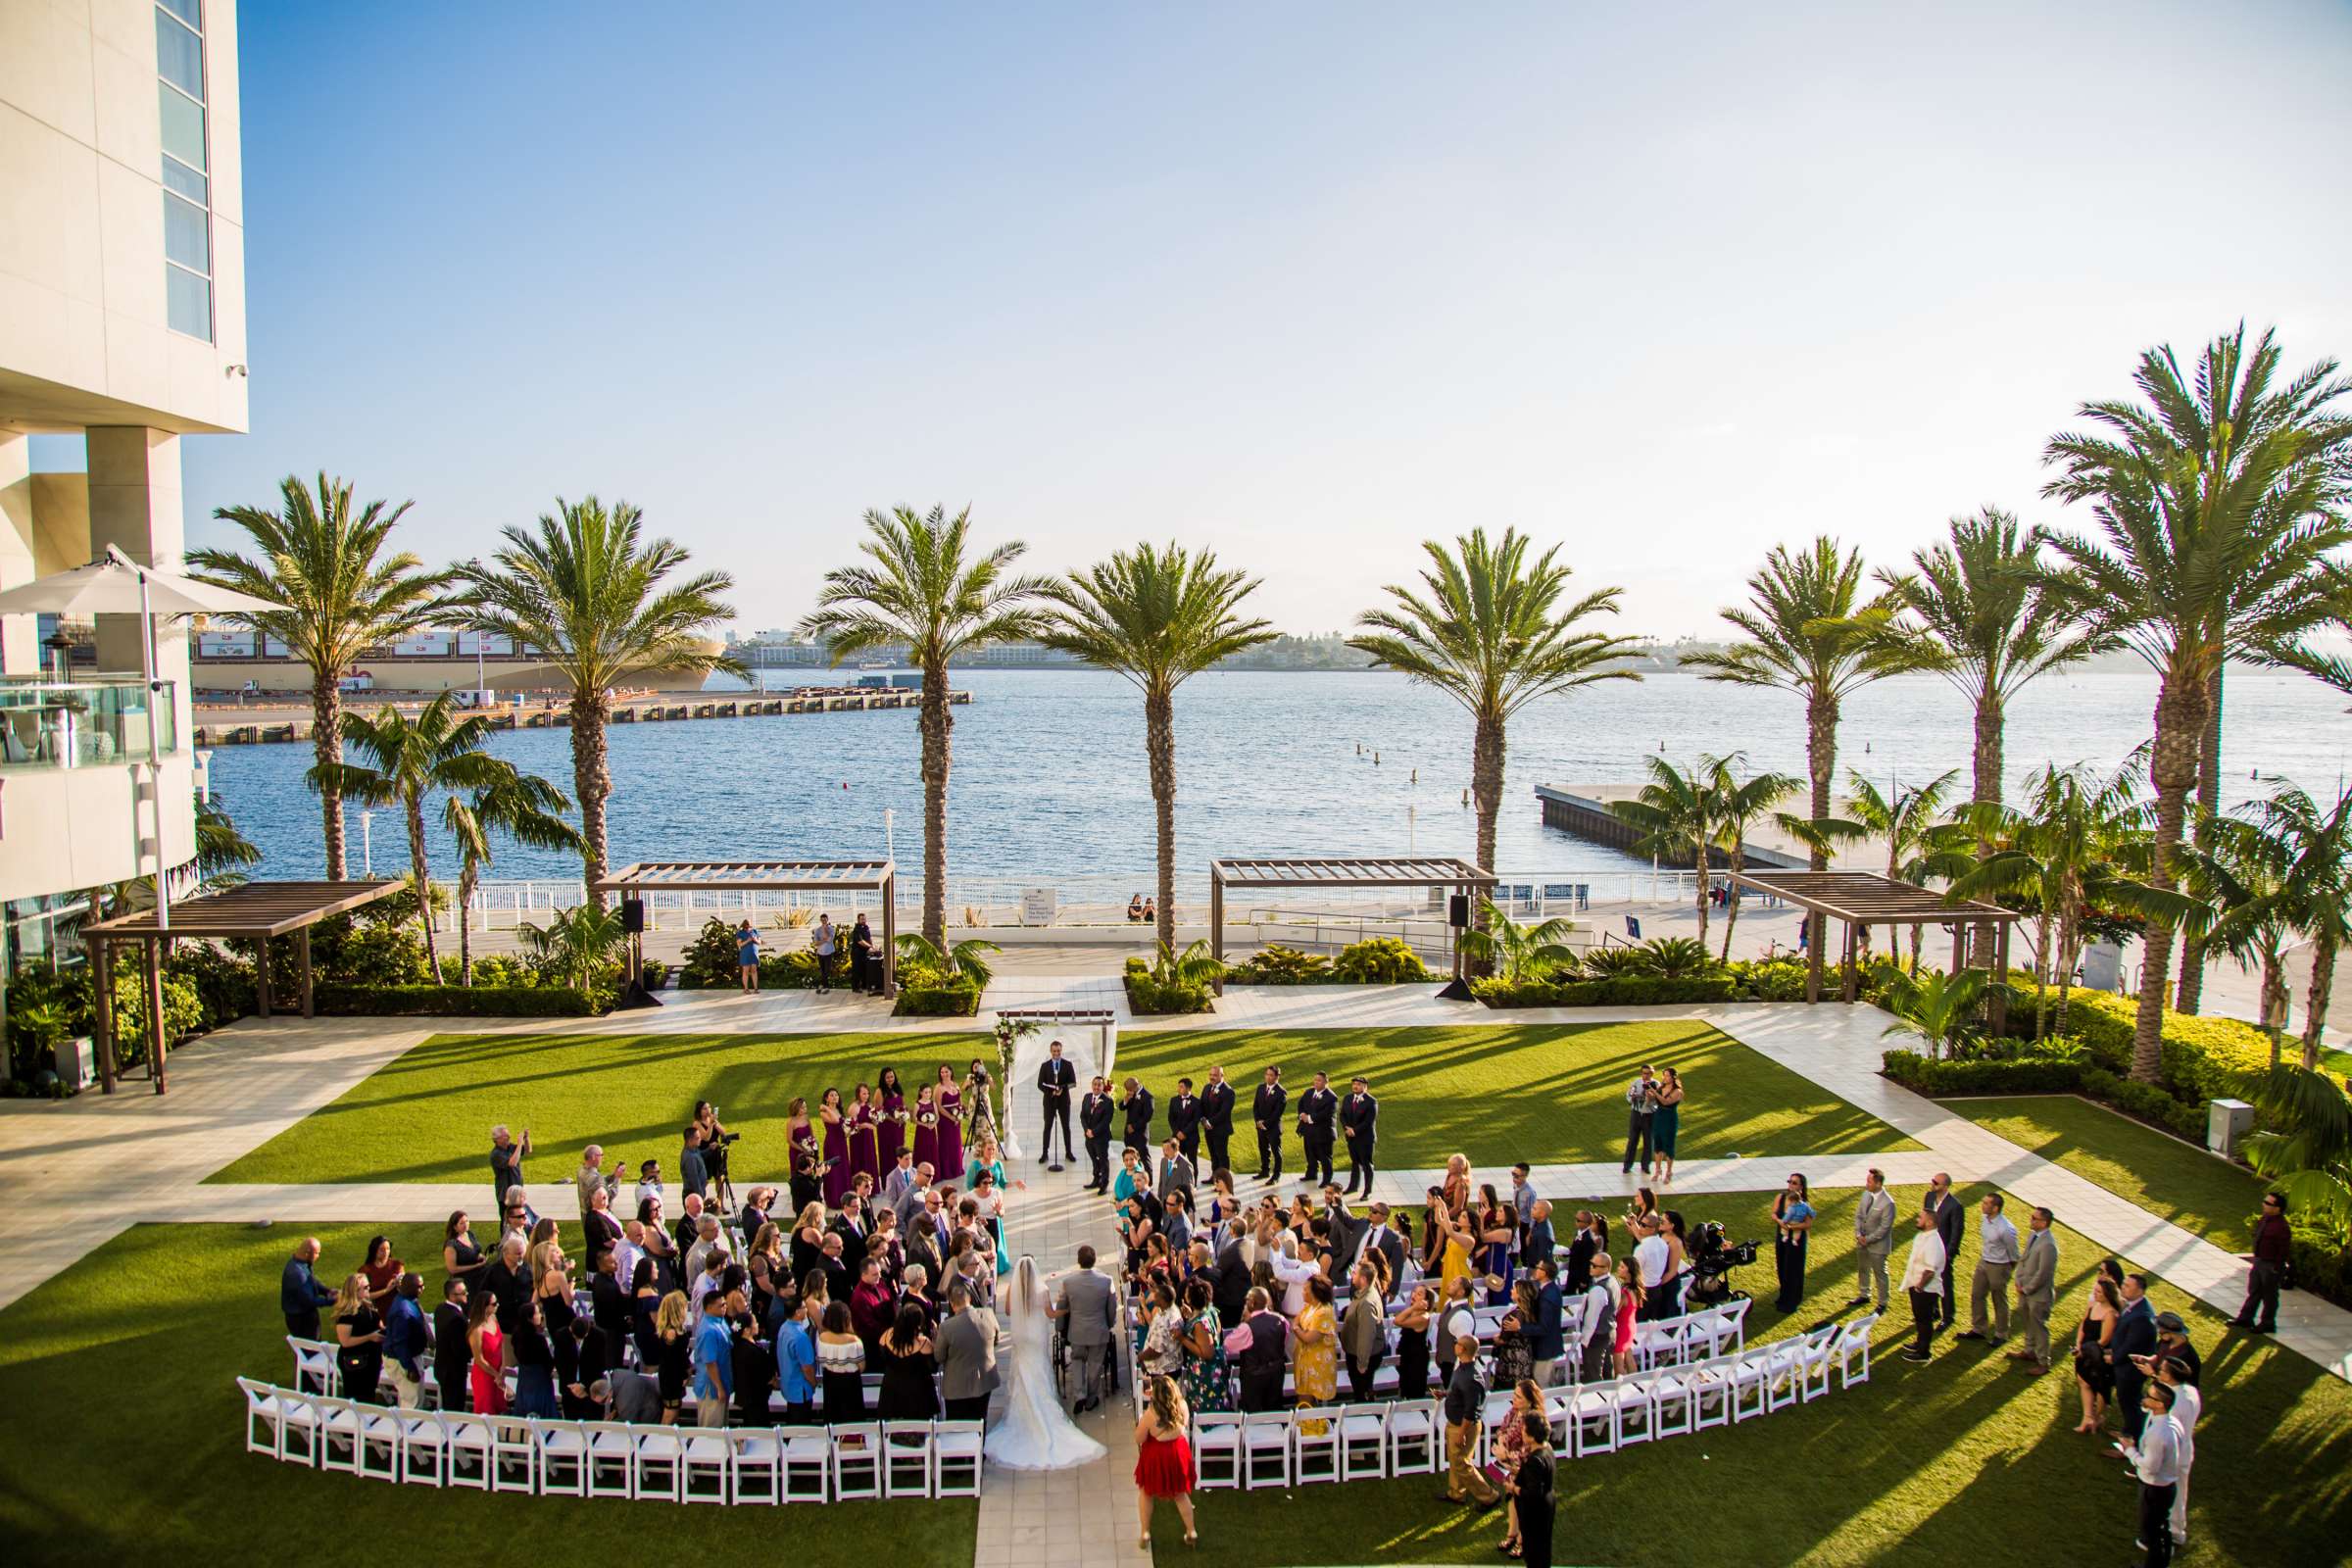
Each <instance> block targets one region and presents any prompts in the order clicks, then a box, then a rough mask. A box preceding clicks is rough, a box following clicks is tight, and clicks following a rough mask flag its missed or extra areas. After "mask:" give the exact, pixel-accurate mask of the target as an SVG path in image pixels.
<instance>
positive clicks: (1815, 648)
mask: <svg viewBox="0 0 2352 1568" xmlns="http://www.w3.org/2000/svg"><path fill="white" fill-rule="evenodd" d="M1747 587H1748V603H1747V604H1746V605H1745V606H1735V607H1733V608H1731V609H1728V610H1726V611H1724V612H1723V618H1724V619H1726V620H1728V621H1730V622H1731V623H1732V624H1733V625H1734V626H1737V627H1738V628H1739V629H1740V631H1741V632H1742V633H1743V634H1744V636H1743V637H1742V639H1741V640H1740V641H1739V642H1735V643H1734V644H1732V645H1731V647H1729V648H1727V649H1725V650H1724V651H1723V652H1721V653H1704V654H1694V655H1691V656H1690V657H1688V658H1686V659H1685V660H1684V662H1685V663H1686V664H1689V665H1691V666H1692V667H1694V668H1696V669H1698V670H1700V671H1702V672H1704V674H1705V676H1706V678H1707V679H1709V680H1717V681H1727V682H1729V683H1731V684H1733V685H1736V686H1758V687H1764V688H1767V689H1771V690H1776V691H1788V692H1794V693H1795V694H1796V695H1798V696H1799V697H1802V698H1803V699H1804V701H1805V771H1806V774H1807V776H1808V777H1809V778H1810V779H1811V780H1812V784H1813V800H1812V811H1811V819H1812V820H1815V821H1819V820H1821V819H1823V818H1825V817H1827V816H1828V815H1829V814H1830V781H1831V779H1832V778H1833V777H1834V776H1835V775H1836V772H1837V767H1838V717H1839V714H1840V712H1841V711H1842V709H1843V705H1844V703H1845V700H1846V698H1848V697H1850V696H1852V695H1853V694H1854V693H1855V692H1856V691H1859V690H1860V689H1861V688H1862V687H1864V686H1867V685H1869V684H1870V683H1871V682H1872V681H1874V680H1877V679H1879V678H1880V677H1881V676H1884V675H1891V674H1895V673H1898V672H1900V671H1902V670H1907V669H1919V668H1924V667H1927V666H1928V665H1929V664H1930V662H1932V661H1931V658H1930V655H1929V653H1928V651H1927V650H1926V649H1924V648H1923V647H1922V646H1921V645H1920V644H1919V643H1918V642H1917V641H1916V640H1913V639H1906V638H1900V637H1893V636H1890V635H1888V633H1889V629H1890V627H1891V624H1892V621H1893V617H1894V601H1893V600H1892V599H1891V598H1883V599H1878V600H1873V601H1870V602H1868V603H1865V602H1864V601H1863V599H1862V553H1861V552H1860V551H1858V550H1843V549H1840V548H1839V546H1838V541H1837V540H1835V539H1833V538H1831V537H1829V536H1828V535H1827V534H1824V535H1822V536H1821V537H1819V538H1817V539H1815V540H1814V541H1813V542H1812V543H1811V544H1810V545H1807V546H1805V547H1803V548H1802V549H1800V550H1797V551H1795V552H1793V553H1791V552H1790V551H1789V549H1788V548H1787V547H1786V546H1782V545H1775V546H1773V548H1772V550H1771V551H1770V553H1768V554H1767V555H1766V556H1765V558H1764V566H1763V569H1762V570H1760V571H1758V572H1757V573H1756V574H1755V575H1754V576H1753V577H1750V578H1749V579H1748V580H1747ZM1811 849H1812V857H1811V858H1812V865H1813V869H1814V870H1816V871H1822V870H1827V869H1828V868H1829V863H1830V859H1829V853H1828V850H1827V848H1826V847H1825V846H1822V845H1818V844H1816V845H1813V846H1811ZM1701 935H1702V936H1703V935H1704V930H1703V927H1702V930H1701Z"/></svg>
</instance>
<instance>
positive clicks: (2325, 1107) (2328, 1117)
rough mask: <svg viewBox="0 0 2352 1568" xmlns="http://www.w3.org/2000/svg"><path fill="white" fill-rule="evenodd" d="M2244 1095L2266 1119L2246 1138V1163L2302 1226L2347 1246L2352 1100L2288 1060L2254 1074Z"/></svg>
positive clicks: (2351, 1231) (2350, 1237) (2350, 1239)
mask: <svg viewBox="0 0 2352 1568" xmlns="http://www.w3.org/2000/svg"><path fill="white" fill-rule="evenodd" d="M2245 1094H2246V1098H2247V1099H2248V1100H2250V1101H2252V1102H2253V1103H2254V1108H2255V1110H2256V1112H2257V1113H2258V1114H2259V1115H2260V1116H2261V1118H2262V1121H2263V1122H2264V1124H2265V1130H2264V1131H2261V1132H2258V1133H2255V1134H2254V1135H2253V1136H2252V1137H2251V1138H2249V1139H2247V1140H2246V1158H2247V1160H2248V1162H2249V1163H2251V1164H2252V1165H2253V1167H2254V1169H2255V1171H2256V1172H2257V1173H2258V1174H2260V1175H2262V1176H2264V1177H2266V1178H2268V1179H2269V1180H2270V1181H2271V1182H2272V1183H2273V1185H2274V1186H2276V1187H2277V1188H2278V1191H2279V1192H2281V1193H2283V1194H2285V1195H2286V1202H2287V1207H2288V1209H2289V1210H2290V1211H2291V1212H2293V1214H2294V1215H2295V1216H2296V1217H2297V1218H2298V1219H2299V1220H2300V1221H2301V1222H2302V1223H2303V1224H2305V1225H2309V1226H2312V1227H2313V1228H2315V1229H2318V1230H2320V1231H2322V1232H2323V1233H2325V1234H2326V1235H2327V1238H2328V1239H2329V1240H2330V1241H2332V1242H2333V1243H2334V1244H2335V1245H2336V1246H2338V1247H2343V1246H2346V1245H2347V1244H2352V1101H2348V1100H2346V1099H2345V1096H2344V1091H2343V1090H2342V1089H2341V1088H2339V1087H2337V1085H2336V1084H2335V1082H2334V1081H2333V1080H2332V1079H2330V1078H2328V1077H2327V1074H2325V1073H2321V1072H2316V1071H2314V1070H2313V1069H2311V1068H2309V1067H2298V1066H2295V1065H2293V1064H2292V1063H2288V1064H2286V1065H2284V1066H2275V1067H2273V1068H2271V1069H2270V1070H2269V1071H2268V1072H2266V1073H2259V1074H2255V1075H2253V1076H2252V1078H2251V1079H2250V1080H2249V1083H2248V1085H2247V1089H2246V1091H2245Z"/></svg>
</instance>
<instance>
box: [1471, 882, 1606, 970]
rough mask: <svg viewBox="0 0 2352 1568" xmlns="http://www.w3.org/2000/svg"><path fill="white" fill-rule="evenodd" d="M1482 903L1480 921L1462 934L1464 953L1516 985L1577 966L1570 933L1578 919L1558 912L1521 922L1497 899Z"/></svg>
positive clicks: (1480, 903) (1481, 901)
mask: <svg viewBox="0 0 2352 1568" xmlns="http://www.w3.org/2000/svg"><path fill="white" fill-rule="evenodd" d="M1479 905H1480V908H1479V914H1480V916H1481V918H1480V919H1479V922H1478V923H1477V924H1476V925H1474V926H1472V927H1471V928H1470V929H1469V930H1467V931H1464V932H1463V933H1462V936H1461V942H1462V953H1463V955H1464V956H1466V957H1469V958H1472V959H1475V960H1476V961H1478V962H1479V963H1481V964H1484V965H1486V966H1487V967H1488V968H1489V969H1490V970H1492V971H1493V972H1495V973H1497V974H1499V975H1500V976H1501V977H1502V979H1503V980H1504V981H1505V982H1507V983H1509V984H1512V985H1516V984H1517V983H1518V982H1519V981H1521V980H1533V979H1537V978H1540V977H1542V976H1544V975H1548V974H1551V973H1553V972H1554V971H1556V970H1563V969H1564V970H1570V971H1573V970H1574V969H1575V968H1576V966H1577V962H1576V950H1575V949H1574V948H1571V947H1570V946H1568V941H1567V938H1568V933H1569V932H1571V931H1573V930H1575V929H1576V923H1575V922H1574V921H1572V920H1565V919H1561V918H1558V917H1556V916H1555V917H1554V918H1552V919H1549V920H1542V921H1538V922H1537V923H1536V924H1534V925H1521V924H1520V923H1519V922H1518V921H1516V920H1514V919H1512V918H1511V917H1510V916H1509V915H1508V914H1506V913H1505V912H1504V911H1503V909H1502V907H1500V906H1499V905H1497V904H1496V903H1495V901H1494V900H1493V899H1481V900H1480V901H1479Z"/></svg>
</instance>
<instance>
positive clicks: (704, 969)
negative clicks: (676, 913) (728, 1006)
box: [678, 915, 765, 990]
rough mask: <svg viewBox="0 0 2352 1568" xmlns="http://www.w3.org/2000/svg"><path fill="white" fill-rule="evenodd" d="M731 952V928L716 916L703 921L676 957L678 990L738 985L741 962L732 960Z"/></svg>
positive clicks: (733, 940) (732, 934)
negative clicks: (693, 936)
mask: <svg viewBox="0 0 2352 1568" xmlns="http://www.w3.org/2000/svg"><path fill="white" fill-rule="evenodd" d="M735 955H736V947H735V928H734V927H733V926H731V925H729V924H727V922H726V921H724V920H721V919H719V918H718V917H717V916H716V915H713V916H711V918H710V919H708V920H705V921H704V922H703V929H702V930H701V931H700V932H699V933H698V934H697V935H696V936H695V939H694V940H693V941H692V942H689V943H688V944H686V951H685V952H684V953H683V954H681V955H680V956H679V957H678V985H679V987H680V989H682V990H707V989H710V988H712V987H716V986H731V985H737V984H740V983H741V973H742V965H741V964H739V963H737V962H736V959H735ZM762 978H765V977H764V976H762Z"/></svg>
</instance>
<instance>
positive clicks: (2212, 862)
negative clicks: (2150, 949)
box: [2180, 807, 2318, 1067]
mask: <svg viewBox="0 0 2352 1568" xmlns="http://www.w3.org/2000/svg"><path fill="white" fill-rule="evenodd" d="M2255 809H2260V808H2259V807H2256V808H2255ZM2245 811H2246V808H2243V807H2241V808H2239V809H2238V812H2237V813H2235V814H2232V815H2229V816H2225V817H2220V818H2217V819H2216V820H2214V821H2212V822H2209V823H2207V824H2205V825H2204V827H2202V828H2201V829H2199V830H2198V831H2197V832H2196V833H2195V834H2193V835H2191V837H2190V839H2189V841H2188V842H2187V843H2185V844H2183V845H2182V846H2181V847H2180V883H2181V886H2182V887H2183V888H2184V889H2185V890H2186V891H2187V892H2188V893H2189V894H2190V895H2191V896H2193V897H2195V898H2197V899H2199V900H2202V901H2204V902H2205V903H2206V904H2208V905H2210V906H2211V907H2213V909H2214V911H2215V913H2214V922H2213V925H2212V927H2211V928H2210V929H2209V930H2207V932H2206V933H2205V940H2206V944H2207V946H2208V948H2209V949H2210V950H2211V951H2214V952H2217V953H2225V954H2228V955H2229V956H2230V957H2232V958H2234V959H2236V960H2237V962H2238V964H2239V965H2240V966H2241V967H2243V968H2247V969H2251V970H2255V971H2257V972H2258V973H2259V975H2260V977H2261V980H2260V984H2261V998H2262V1031H2263V1033H2264V1034H2265V1035H2267V1036H2269V1037H2270V1042H2271V1065H2272V1066H2274V1067H2276V1066H2278V1057H2279V1052H2280V1041H2281V1039H2282V1037H2283V1036H2284V1035H2285V1033H2286V1027H2287V1016H2288V1005H2289V1003H2288V999H2289V993H2288V990H2287V983H2286V956H2287V953H2288V951H2289V950H2290V949H2292V948H2293V947H2294V945H2295V941H2296V935H2297V933H2296V930H2295V921H2294V912H2293V908H2292V906H2291V900H2292V897H2293V890H2292V889H2291V888H2289V886H2288V885H2287V863H2288V860H2289V858H2290V857H2289V856H2288V854H2287V852H2286V850H2285V848H2284V846H2282V845H2281V844H2280V843H2279V842H2278V840H2277V839H2274V838H2272V837H2271V836H2270V835H2269V834H2267V833H2265V832H2264V831H2263V830H2262V828H2261V827H2260V826H2259V825H2258V824H2257V823H2255V822H2251V821H2248V820H2246V819H2245V815H2244V813H2245ZM2314 978H2315V979H2316V978H2318V977H2317V976H2316V975H2315V976H2314Z"/></svg>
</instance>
